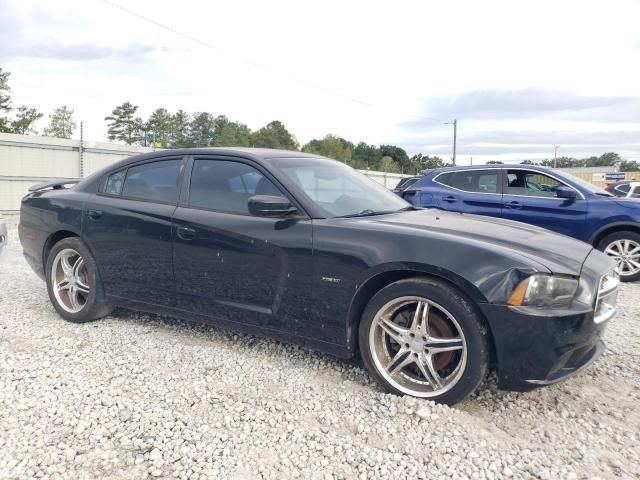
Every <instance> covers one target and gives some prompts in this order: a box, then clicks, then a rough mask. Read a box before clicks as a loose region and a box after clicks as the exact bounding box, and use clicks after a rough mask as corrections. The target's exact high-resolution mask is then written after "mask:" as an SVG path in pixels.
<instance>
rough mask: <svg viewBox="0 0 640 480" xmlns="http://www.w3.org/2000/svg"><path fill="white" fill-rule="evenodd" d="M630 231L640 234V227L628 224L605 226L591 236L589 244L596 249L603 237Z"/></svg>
mask: <svg viewBox="0 0 640 480" xmlns="http://www.w3.org/2000/svg"><path fill="white" fill-rule="evenodd" d="M624 231H630V232H634V233H637V234H640V225H638V224H633V223H628V222H616V223H612V224H609V225H605V226H604V227H601V228H600V229H599V230H597V231H596V233H594V234H593V235H592V236H591V239H590V240H589V243H590V244H591V245H593V246H594V247H597V246H598V244H599V243H600V242H601V241H602V239H603V238H604V237H606V236H607V235H610V234H612V233H616V232H624Z"/></svg>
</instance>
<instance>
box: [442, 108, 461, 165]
mask: <svg viewBox="0 0 640 480" xmlns="http://www.w3.org/2000/svg"><path fill="white" fill-rule="evenodd" d="M445 125H453V166H454V167H455V166H456V142H457V136H458V120H457V119H455V118H454V119H453V122H445Z"/></svg>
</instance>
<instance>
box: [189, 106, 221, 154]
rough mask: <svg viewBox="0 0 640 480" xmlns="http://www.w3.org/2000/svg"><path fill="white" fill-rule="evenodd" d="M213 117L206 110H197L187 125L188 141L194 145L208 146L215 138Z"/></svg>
mask: <svg viewBox="0 0 640 480" xmlns="http://www.w3.org/2000/svg"><path fill="white" fill-rule="evenodd" d="M215 128H216V125H215V119H214V118H213V115H211V114H210V113H208V112H197V113H195V114H194V115H193V120H191V125H190V126H189V143H190V144H191V145H192V146H194V147H210V146H212V145H213V141H214V138H215Z"/></svg>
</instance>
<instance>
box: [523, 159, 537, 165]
mask: <svg viewBox="0 0 640 480" xmlns="http://www.w3.org/2000/svg"><path fill="white" fill-rule="evenodd" d="M520 165H535V164H534V163H533V162H532V161H531V160H523V161H521V162H520Z"/></svg>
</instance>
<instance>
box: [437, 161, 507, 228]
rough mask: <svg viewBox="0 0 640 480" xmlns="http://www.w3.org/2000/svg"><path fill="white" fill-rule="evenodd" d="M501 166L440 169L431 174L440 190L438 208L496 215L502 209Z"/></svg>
mask: <svg viewBox="0 0 640 480" xmlns="http://www.w3.org/2000/svg"><path fill="white" fill-rule="evenodd" d="M501 172H502V171H501V169H499V168H487V169H470V170H456V171H453V172H444V173H441V174H440V175H438V176H437V177H435V178H434V182H436V183H439V184H440V185H442V186H441V188H440V190H439V191H438V192H437V194H436V201H437V205H438V208H439V209H441V210H448V211H450V212H462V213H473V214H477V215H488V216H493V217H499V216H500V214H501V211H502V182H501Z"/></svg>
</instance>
